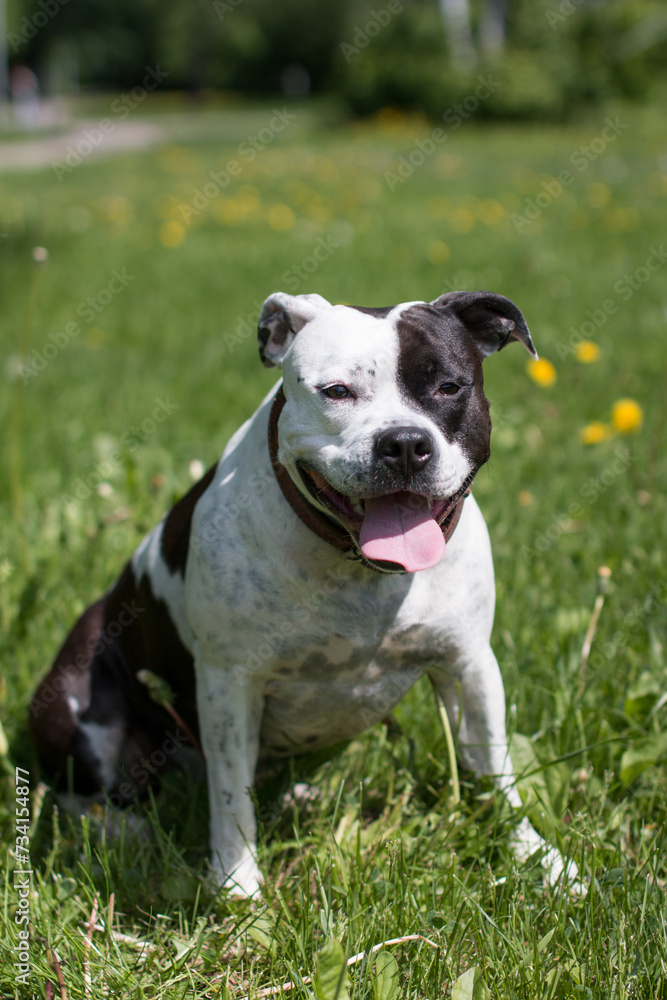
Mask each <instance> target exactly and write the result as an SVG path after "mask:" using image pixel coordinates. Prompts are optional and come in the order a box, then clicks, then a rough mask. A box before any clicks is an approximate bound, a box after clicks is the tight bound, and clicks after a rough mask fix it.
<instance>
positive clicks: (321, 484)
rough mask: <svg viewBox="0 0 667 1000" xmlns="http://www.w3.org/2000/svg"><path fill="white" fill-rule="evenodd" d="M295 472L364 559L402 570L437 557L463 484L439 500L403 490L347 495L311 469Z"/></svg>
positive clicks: (426, 564) (411, 570) (425, 566)
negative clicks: (355, 541) (357, 496)
mask: <svg viewBox="0 0 667 1000" xmlns="http://www.w3.org/2000/svg"><path fill="white" fill-rule="evenodd" d="M299 471H300V472H301V475H302V478H303V481H304V484H305V486H306V487H307V489H308V491H309V493H310V494H311V495H312V496H313V498H314V499H315V500H316V501H317V502H318V503H319V504H321V505H322V506H323V507H324V508H326V509H327V510H328V511H330V512H331V513H333V514H334V515H335V516H336V517H337V518H338V520H340V521H341V522H342V523H343V524H344V525H345V527H346V528H347V530H348V531H349V532H350V533H351V534H352V535H353V537H355V538H358V539H359V547H360V549H361V553H362V555H363V556H364V557H365V558H366V559H368V560H370V561H371V562H373V563H381V564H387V565H395V566H396V567H397V568H398V567H401V568H402V569H403V571H404V572H406V573H415V572H417V570H421V569H429V568H430V567H431V566H435V564H436V563H438V562H439V561H440V559H442V556H443V555H444V552H445V538H444V535H443V528H444V527H445V526H446V522H447V518H448V517H450V516H451V515H452V514H453V513H454V508H455V507H456V504H457V502H458V500H460V498H461V497H462V496H463V494H464V492H465V490H466V488H467V485H468V484H467V483H466V485H465V486H464V487H463V488H462V489H460V490H458V491H457V492H456V493H455V494H454V495H452V496H450V497H447V498H445V499H442V498H429V497H426V496H422V495H421V494H419V493H412V492H410V491H408V490H398V491H396V492H393V493H389V494H385V495H384V496H378V497H368V498H365V499H352V498H351V497H349V496H345V495H344V494H343V493H340V492H339V491H338V490H336V489H334V487H333V486H332V485H331V483H329V482H327V480H326V479H325V478H324V476H322V475H320V473H319V472H317V471H316V470H315V469H312V468H305V467H303V466H300V468H299Z"/></svg>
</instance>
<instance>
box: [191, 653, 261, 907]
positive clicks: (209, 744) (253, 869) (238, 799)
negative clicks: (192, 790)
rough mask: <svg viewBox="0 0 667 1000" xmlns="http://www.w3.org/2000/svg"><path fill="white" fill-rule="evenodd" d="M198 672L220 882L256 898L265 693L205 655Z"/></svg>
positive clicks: (213, 844) (199, 660)
mask: <svg viewBox="0 0 667 1000" xmlns="http://www.w3.org/2000/svg"><path fill="white" fill-rule="evenodd" d="M196 669H197V708H198V712H199V722H200V732H201V738H202V747H203V750H204V755H205V757H206V769H207V775H208V790H209V810H210V845H211V855H212V857H211V865H212V868H213V872H214V874H215V876H216V879H217V881H219V882H220V884H224V885H226V886H227V887H228V888H229V889H230V890H231V891H232V893H234V894H235V895H241V896H254V895H257V894H258V892H259V885H260V883H261V880H262V879H261V874H260V871H259V868H258V866H257V859H256V829H257V828H256V822H255V810H254V807H253V804H252V801H251V798H250V794H249V791H250V788H251V786H252V784H253V781H254V776H255V766H256V764H257V753H258V748H259V728H260V723H261V718H262V705H263V702H262V696H261V691H260V689H259V688H258V685H257V684H256V683H253V678H252V677H249V676H248V675H247V673H246V674H243V673H241V672H239V671H235V670H233V669H230V668H227V667H221V666H219V665H217V664H215V663H213V662H211V661H210V659H208V658H207V657H206V656H204V655H202V654H201V653H199V654H198V655H197V658H196Z"/></svg>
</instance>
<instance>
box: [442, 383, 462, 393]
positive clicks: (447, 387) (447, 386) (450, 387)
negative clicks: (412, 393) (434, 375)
mask: <svg viewBox="0 0 667 1000" xmlns="http://www.w3.org/2000/svg"><path fill="white" fill-rule="evenodd" d="M460 388H461V386H460V385H457V384H456V382H443V383H442V385H441V386H440V388H439V389H438V392H441V393H442V395H443V396H454V395H456V393H457V392H458V391H459V389H460Z"/></svg>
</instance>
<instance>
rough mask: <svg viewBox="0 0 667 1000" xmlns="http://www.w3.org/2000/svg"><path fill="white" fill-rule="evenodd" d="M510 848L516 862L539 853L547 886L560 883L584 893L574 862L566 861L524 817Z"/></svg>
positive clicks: (574, 890)
mask: <svg viewBox="0 0 667 1000" xmlns="http://www.w3.org/2000/svg"><path fill="white" fill-rule="evenodd" d="M511 846H512V851H513V853H514V856H515V857H516V858H517V860H518V861H527V860H528V859H529V858H530V857H532V856H533V855H536V854H538V853H539V855H540V865H541V867H542V870H543V871H544V874H545V876H546V879H547V881H548V883H549V885H553V886H555V885H558V883H559V882H562V883H563V884H565V885H567V886H568V888H569V889H570V891H571V892H574V893H583V892H585V889H586V887H585V885H584V883H583V882H582V880H581V876H580V874H579V869H578V867H577V865H576V862H574V861H572V860H571V859H570V860H569V861H567V860H566V859H565V858H564V857H563V855H562V854H561V852H560V851H559V850H558V848H556V847H552V845H551V844H548V843H547V842H546V840H544V839H543V838H542V837H540V835H539V833H538V832H537V831H536V830H535V829H534V828H533V827H532V826H531V824H530V822H529V820H528V819H527V818H525V817H524V819H522V820H521V822H520V823H519V826H518V827H517V828H516V830H515V832H514V836H513V837H512V841H511Z"/></svg>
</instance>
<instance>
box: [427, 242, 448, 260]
mask: <svg viewBox="0 0 667 1000" xmlns="http://www.w3.org/2000/svg"><path fill="white" fill-rule="evenodd" d="M451 255H452V251H451V250H450V249H449V247H448V246H447V244H446V243H443V242H442V240H433V241H432V242H431V243H429V245H428V249H427V251H426V256H427V257H428V259H429V260H430V262H431V264H446V263H447V261H448V260H449V258H450V257H451Z"/></svg>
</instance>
